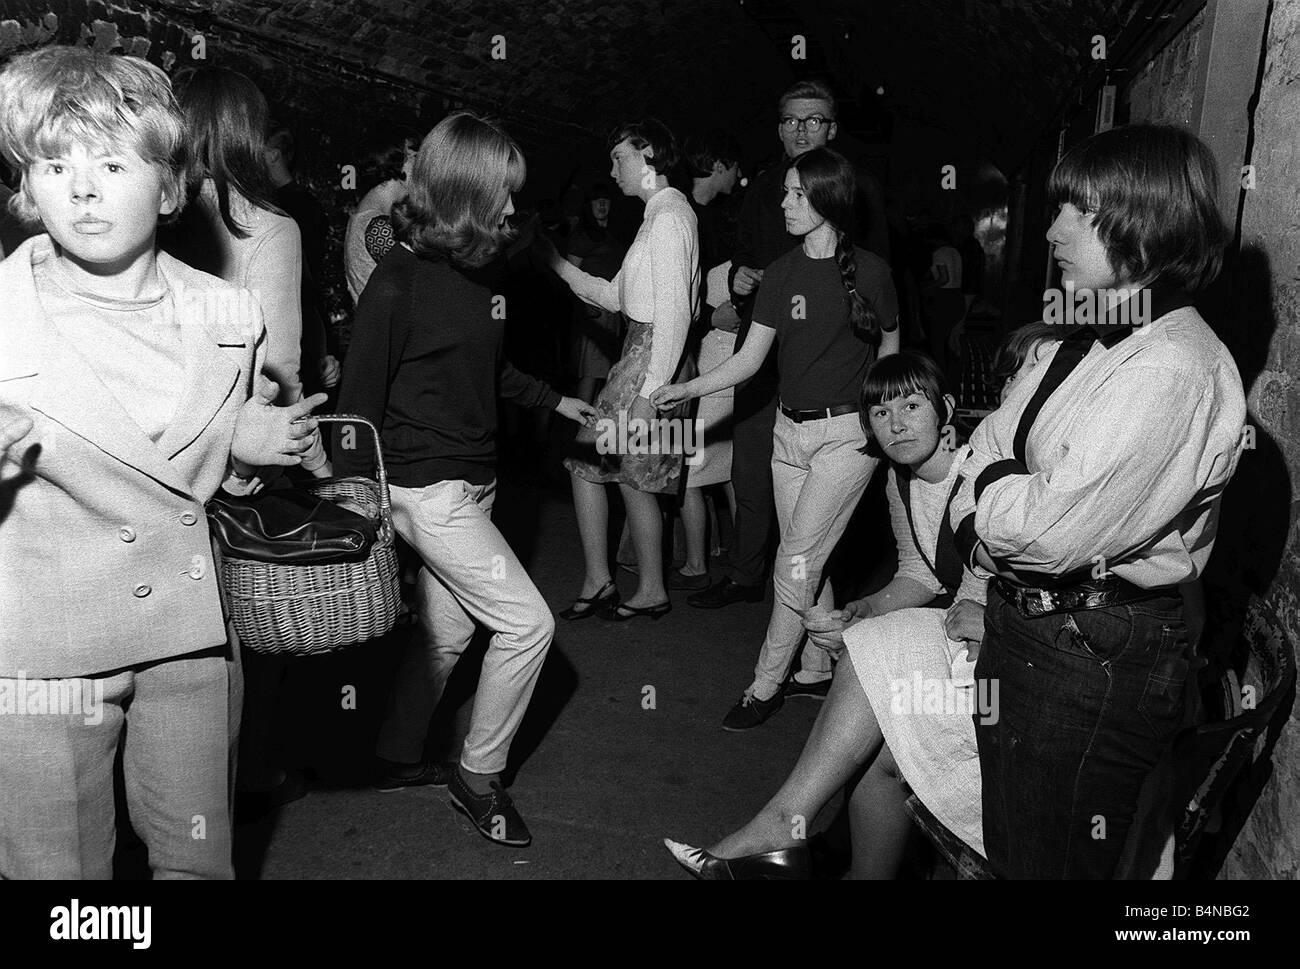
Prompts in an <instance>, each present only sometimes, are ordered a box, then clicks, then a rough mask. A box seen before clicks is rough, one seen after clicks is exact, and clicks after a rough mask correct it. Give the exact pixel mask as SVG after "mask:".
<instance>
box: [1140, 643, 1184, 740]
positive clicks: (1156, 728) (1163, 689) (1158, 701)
mask: <svg viewBox="0 0 1300 969" xmlns="http://www.w3.org/2000/svg"><path fill="white" fill-rule="evenodd" d="M1190 668H1191V663H1189V662H1188V660H1187V658H1186V657H1184V656H1181V655H1178V654H1174V653H1166V654H1162V655H1161V656H1160V657H1159V658H1158V659H1157V660H1156V663H1155V665H1154V666H1153V667H1152V668H1151V672H1150V673H1148V674H1147V682H1146V686H1145V687H1143V690H1142V699H1141V700H1139V701H1138V712H1139V713H1141V714H1142V719H1143V721H1145V722H1146V725H1147V729H1148V730H1149V731H1150V732H1151V736H1152V738H1153V739H1154V740H1156V741H1157V742H1159V743H1165V742H1167V741H1168V740H1170V739H1172V738H1173V736H1174V734H1175V733H1177V732H1178V728H1179V727H1181V726H1182V723H1183V704H1184V702H1185V700H1186V687H1187V674H1188V671H1189V670H1190Z"/></svg>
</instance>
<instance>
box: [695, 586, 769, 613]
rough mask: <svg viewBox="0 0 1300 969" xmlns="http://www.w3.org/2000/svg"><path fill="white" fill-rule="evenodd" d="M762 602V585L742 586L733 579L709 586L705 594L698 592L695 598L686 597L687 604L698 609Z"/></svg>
mask: <svg viewBox="0 0 1300 969" xmlns="http://www.w3.org/2000/svg"><path fill="white" fill-rule="evenodd" d="M762 601H763V587H762V586H761V585H740V584H739V583H736V582H733V581H732V580H731V579H723V580H722V581H721V582H717V583H715V584H713V585H711V586H709V587H708V588H707V589H705V590H704V591H703V592H697V593H695V595H693V596H687V597H686V604H687V605H688V606H694V607H695V608H696V609H721V608H722V607H723V606H729V605H731V604H732V603H733V602H762Z"/></svg>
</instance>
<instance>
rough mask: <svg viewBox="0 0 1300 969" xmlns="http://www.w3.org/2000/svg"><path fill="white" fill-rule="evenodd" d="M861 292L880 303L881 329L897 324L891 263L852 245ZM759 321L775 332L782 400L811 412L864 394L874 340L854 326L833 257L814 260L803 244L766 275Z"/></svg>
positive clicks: (756, 308)
mask: <svg viewBox="0 0 1300 969" xmlns="http://www.w3.org/2000/svg"><path fill="white" fill-rule="evenodd" d="M853 254H854V259H855V261H856V264H857V276H856V278H857V290H858V292H859V293H861V294H863V295H864V296H865V297H866V298H867V299H868V300H869V301H870V302H871V304H872V305H873V306H874V307H875V310H876V315H877V317H878V318H879V320H880V325H881V328H882V329H888V330H892V329H894V327H896V326H897V325H898V294H897V293H896V292H895V291H894V283H893V280H892V278H891V277H890V272H889V264H888V263H886V262H885V261H884V260H883V259H881V258H880V257H879V256H877V255H875V254H874V253H870V252H868V251H867V250H865V249H859V248H858V247H856V246H855V247H854V249H853ZM754 322H755V323H758V324H761V325H763V326H770V327H772V328H773V329H775V330H776V338H777V370H778V371H779V373H780V375H781V378H780V394H781V403H782V404H783V405H785V406H786V407H790V408H793V409H795V410H813V409H817V408H822V407H834V406H836V405H837V404H850V403H855V402H856V401H857V400H858V397H859V395H860V394H861V392H862V381H863V379H864V378H865V377H866V375H867V368H868V367H870V366H871V363H872V361H873V360H875V358H876V347H875V345H874V344H873V343H871V342H870V341H868V340H865V339H863V338H862V337H860V336H858V335H857V334H855V333H854V332H853V330H852V327H851V326H850V325H849V295H848V292H847V291H846V290H845V289H844V284H843V282H842V281H841V278H840V269H839V264H838V263H837V262H836V260H835V258H834V257H833V256H832V257H829V258H826V259H812V258H810V257H809V256H808V255H807V254H806V253H805V252H804V250H803V246H799V247H797V248H795V249H792V250H791V251H790V252H788V253H786V254H785V255H784V256H780V257H778V258H777V259H776V261H774V262H773V263H772V264H771V265H770V266H768V267H767V271H766V272H765V273H764V274H763V282H762V284H760V286H759V288H758V295H757V298H756V300H755V302H754Z"/></svg>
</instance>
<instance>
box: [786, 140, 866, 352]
mask: <svg viewBox="0 0 1300 969" xmlns="http://www.w3.org/2000/svg"><path fill="white" fill-rule="evenodd" d="M790 167H791V168H793V169H795V170H796V171H797V172H798V173H799V184H800V185H801V186H802V188H803V193H804V195H805V196H807V198H808V204H809V205H810V206H811V207H812V208H813V209H814V210H815V211H816V212H817V214H818V215H820V216H821V217H822V218H823V219H825V220H826V221H827V222H829V223H830V224H831V226H832V227H833V228H834V229H835V264H836V265H837V266H838V267H839V270H840V282H841V283H843V285H844V295H845V299H846V300H847V303H848V315H849V326H850V327H851V329H852V330H853V332H854V334H856V335H857V336H859V337H861V338H862V339H864V340H869V341H871V342H872V343H875V342H878V341H879V340H880V332H881V325H880V316H879V314H878V313H877V312H876V307H875V304H874V303H873V301H872V300H871V298H870V297H869V296H867V294H866V293H862V292H859V291H858V281H857V275H858V264H857V259H856V258H855V257H854V255H853V219H854V216H853V210H854V203H855V202H856V195H857V187H858V186H857V175H856V173H855V172H854V170H853V164H852V163H851V162H850V161H849V160H848V159H847V158H845V157H844V156H843V155H841V154H840V153H839V152H837V151H832V150H831V149H830V148H814V149H812V150H811V151H808V152H805V153H804V154H802V155H800V156H799V157H798V158H796V159H795V160H794V161H793V162H792V163H791V166H790Z"/></svg>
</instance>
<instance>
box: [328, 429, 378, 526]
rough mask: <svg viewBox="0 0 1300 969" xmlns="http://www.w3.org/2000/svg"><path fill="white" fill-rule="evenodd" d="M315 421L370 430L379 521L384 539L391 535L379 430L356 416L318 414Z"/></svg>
mask: <svg viewBox="0 0 1300 969" xmlns="http://www.w3.org/2000/svg"><path fill="white" fill-rule="evenodd" d="M315 420H317V421H319V422H320V423H322V424H361V425H364V426H365V427H367V428H369V429H370V434H371V436H372V437H373V438H374V439H375V466H376V467H377V468H378V471H379V477H378V481H379V519H380V521H381V523H382V524H383V527H384V529H385V531H386V533H387V534H386V537H387V538H392V533H393V501H392V498H391V497H390V495H389V493H388V470H387V469H386V468H385V467H384V449H383V446H382V444H381V442H380V440H379V428H377V427H375V425H374V424H372V423H370V421H368V420H366V419H365V418H364V417H361V416H360V415H358V414H320V415H318V416H316V417H315Z"/></svg>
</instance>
